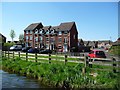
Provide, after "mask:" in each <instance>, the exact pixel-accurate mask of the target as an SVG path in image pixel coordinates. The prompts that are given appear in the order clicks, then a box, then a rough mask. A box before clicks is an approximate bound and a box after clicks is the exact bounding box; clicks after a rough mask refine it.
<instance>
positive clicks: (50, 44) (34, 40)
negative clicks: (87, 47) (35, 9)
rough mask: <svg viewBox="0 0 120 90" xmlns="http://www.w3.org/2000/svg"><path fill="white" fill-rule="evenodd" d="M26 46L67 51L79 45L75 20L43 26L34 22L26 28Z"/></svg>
mask: <svg viewBox="0 0 120 90" xmlns="http://www.w3.org/2000/svg"><path fill="white" fill-rule="evenodd" d="M24 41H25V45H26V46H32V47H33V48H34V47H37V48H47V49H50V50H56V51H58V52H67V51H71V50H72V49H74V50H75V49H77V47H78V32H77V28H76V24H75V22H66V23H61V24H60V25H59V26H43V25H42V23H33V24H31V25H29V26H28V27H27V28H26V29H25V30H24Z"/></svg>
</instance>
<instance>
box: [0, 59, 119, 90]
mask: <svg viewBox="0 0 120 90" xmlns="http://www.w3.org/2000/svg"><path fill="white" fill-rule="evenodd" d="M83 67H84V64H66V65H65V64H63V63H62V64H61V63H51V64H48V63H40V62H31V61H28V62H27V61H24V60H21V59H20V58H15V59H9V60H8V59H7V58H2V68H3V70H7V71H10V72H14V73H16V74H20V75H24V76H27V77H30V78H35V79H38V80H40V82H41V83H42V84H44V85H46V86H49V87H56V88H72V89H78V88H113V89H118V88H119V83H120V81H119V78H120V73H113V72H111V71H97V70H91V69H89V68H87V72H86V73H84V74H83V73H82V68H83ZM96 67H97V66H96ZM92 73H96V76H94V75H90V74H92ZM118 74H119V75H118Z"/></svg>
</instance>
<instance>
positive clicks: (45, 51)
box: [39, 49, 52, 54]
mask: <svg viewBox="0 0 120 90" xmlns="http://www.w3.org/2000/svg"><path fill="white" fill-rule="evenodd" d="M39 53H41V54H48V53H50V54H51V53H52V51H51V50H49V49H45V50H41V51H40V52H39Z"/></svg>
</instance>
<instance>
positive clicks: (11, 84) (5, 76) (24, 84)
mask: <svg viewBox="0 0 120 90" xmlns="http://www.w3.org/2000/svg"><path fill="white" fill-rule="evenodd" d="M0 82H2V83H0V87H2V88H41V87H42V86H40V83H39V82H38V81H37V80H34V79H28V78H26V77H24V76H19V75H16V74H9V73H8V72H5V71H3V70H0Z"/></svg>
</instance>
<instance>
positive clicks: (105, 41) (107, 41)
mask: <svg viewBox="0 0 120 90" xmlns="http://www.w3.org/2000/svg"><path fill="white" fill-rule="evenodd" d="M101 43H106V44H110V43H112V41H110V40H103V41H98V44H101Z"/></svg>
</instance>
